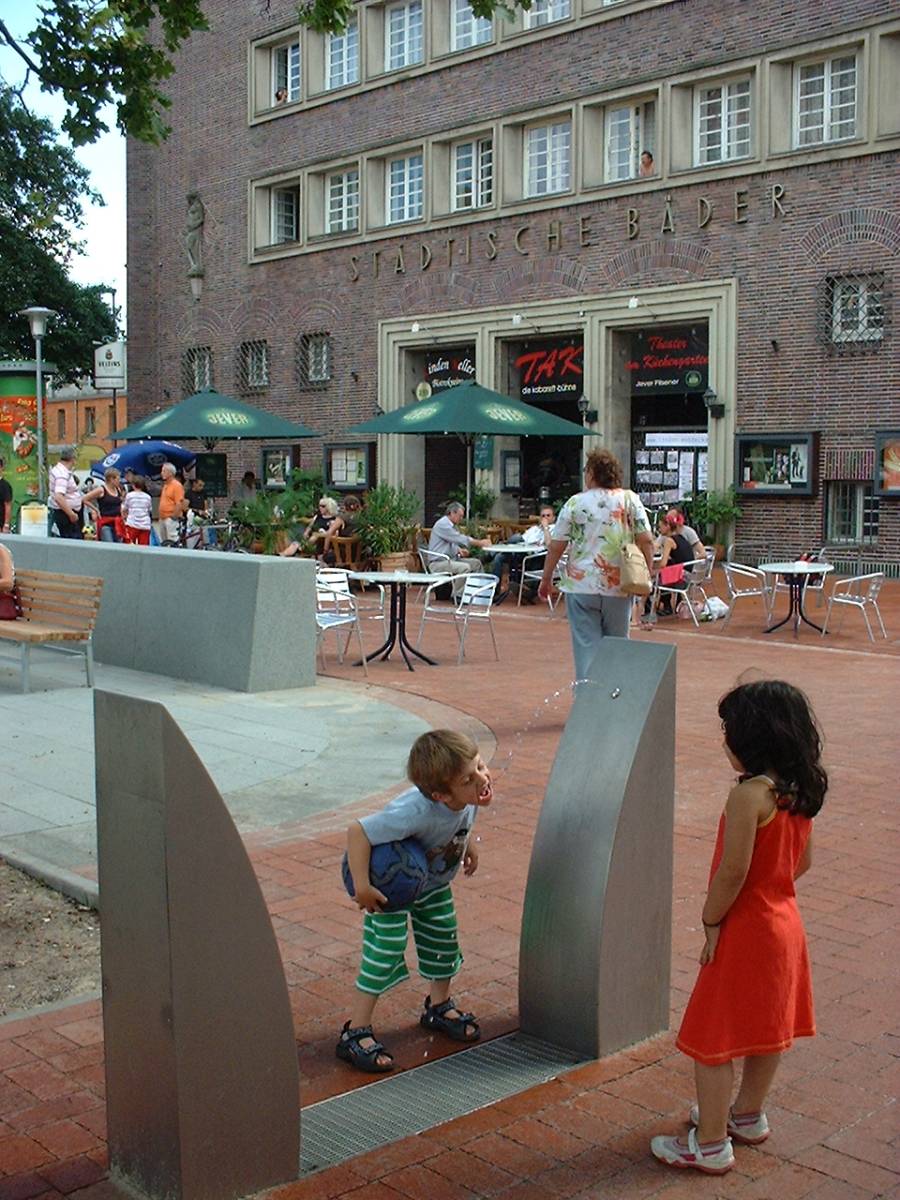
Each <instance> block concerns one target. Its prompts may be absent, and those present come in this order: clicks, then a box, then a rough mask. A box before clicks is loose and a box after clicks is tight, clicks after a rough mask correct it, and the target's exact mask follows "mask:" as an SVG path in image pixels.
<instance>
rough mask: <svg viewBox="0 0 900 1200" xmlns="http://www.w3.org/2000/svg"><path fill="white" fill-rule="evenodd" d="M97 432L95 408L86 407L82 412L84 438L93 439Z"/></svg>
mask: <svg viewBox="0 0 900 1200" xmlns="http://www.w3.org/2000/svg"><path fill="white" fill-rule="evenodd" d="M96 432H97V410H96V408H91V407H90V406H88V407H86V408H85V410H84V436H85V437H93V435H94V434H95V433H96Z"/></svg>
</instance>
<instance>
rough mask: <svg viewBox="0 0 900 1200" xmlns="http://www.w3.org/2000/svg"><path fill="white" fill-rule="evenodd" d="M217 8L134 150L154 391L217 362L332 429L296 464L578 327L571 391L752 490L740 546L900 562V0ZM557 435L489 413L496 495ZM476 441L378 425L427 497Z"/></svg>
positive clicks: (205, 378)
mask: <svg viewBox="0 0 900 1200" xmlns="http://www.w3.org/2000/svg"><path fill="white" fill-rule="evenodd" d="M205 8H206V10H207V15H208V16H209V19H210V23H211V32H209V33H208V34H198V35H196V36H195V37H194V38H192V39H191V41H190V42H189V44H188V45H187V46H186V47H185V48H184V50H183V51H182V52H181V53H180V55H179V56H178V60H177V66H178V69H177V73H176V75H175V76H174V78H173V80H172V81H171V86H170V93H171V95H172V98H173V107H172V110H171V122H172V125H173V132H172V135H171V136H170V138H169V140H168V141H167V142H166V143H165V144H164V145H163V146H162V147H161V148H158V149H155V148H150V147H146V146H138V145H134V144H132V145H131V146H130V147H129V170H128V187H129V193H128V195H129V255H128V259H129V266H130V276H131V282H130V287H129V402H130V414H131V416H132V417H134V418H137V417H140V416H142V415H145V414H146V413H148V412H150V411H152V410H153V409H154V408H155V407H156V406H157V405H158V404H159V403H160V402H164V399H165V397H166V396H168V397H169V398H170V399H171V400H172V401H174V400H175V399H177V398H180V396H181V395H186V394H188V393H189V392H190V391H192V390H194V389H195V387H196V386H200V385H203V384H206V383H211V384H212V385H213V386H215V387H216V388H217V389H218V390H220V391H222V392H226V393H233V394H240V395H243V396H245V397H247V398H249V399H251V401H252V402H253V403H257V404H260V405H262V406H265V407H267V408H270V409H272V410H273V411H276V412H279V413H281V414H282V415H284V416H287V417H292V418H296V419H298V420H301V421H303V422H305V423H307V424H309V425H310V426H312V427H313V428H315V429H317V430H319V431H321V433H322V435H323V437H322V441H321V442H318V441H316V442H312V441H309V442H306V443H303V444H302V446H299V445H298V446H297V447H296V448H295V450H294V454H295V457H296V461H297V462H300V461H301V457H302V463H303V465H310V466H312V465H318V464H320V463H322V461H323V445H324V447H326V449H327V448H333V447H335V446H338V447H341V446H344V447H351V450H352V453H351V456H350V460H351V461H352V462H354V463H355V462H357V460H358V462H359V463H360V464H362V463H363V458H364V457H365V456H364V455H363V454H362V451H360V454H359V455H358V456H357V457H356V458H354V457H353V455H354V454H355V453H356V452H355V450H353V449H352V448H353V447H356V446H357V445H358V443H357V442H354V441H353V440H352V439H351V438H349V437H348V435H347V433H346V430H347V429H348V427H349V426H352V425H353V424H354V423H356V422H359V421H362V420H366V419H368V418H370V417H371V416H372V415H373V414H374V412H375V411H376V406H379V407H381V408H383V409H385V410H388V409H391V408H394V407H397V406H399V405H401V404H407V403H411V402H413V400H414V398H415V396H416V394H417V389H418V395H420V396H421V395H423V394H424V393H423V392H422V390H421V385H422V384H423V383H426V382H429V383H431V384H432V385H435V378H434V374H433V368H434V365H435V363H436V361H437V360H441V359H442V360H450V359H452V361H453V362H454V363H457V362H460V361H462V360H463V359H465V360H471V361H472V362H473V363H474V367H475V371H476V373H477V377H478V379H479V380H480V381H481V382H483V383H485V384H487V385H488V386H491V387H496V388H497V389H498V390H500V391H507V392H510V393H514V394H520V395H522V396H523V398H527V395H526V392H525V390H524V380H525V370H526V368H525V367H523V366H522V365H521V364H522V363H524V362H525V361H526V360H527V357H528V355H530V354H532V353H533V352H538V353H542V354H544V355H545V356H546V355H547V354H549V353H551V352H552V351H554V350H559V349H561V348H565V347H566V346H573V345H574V346H576V347H577V348H578V354H579V359H578V362H579V368H580V371H581V372H582V374H581V375H580V376H579V378H578V382H577V387H575V388H574V390H573V388H572V387H570V388H569V390H568V391H566V390H565V389H564V388H560V389H559V390H558V391H554V390H553V387H551V388H550V389H549V394H545V395H544V396H543V402H544V403H546V404H547V407H548V408H549V407H552V408H553V409H554V411H557V412H558V413H559V414H560V415H562V416H567V417H570V418H572V419H576V420H577V419H580V417H579V415H578V411H577V407H576V399H577V395H576V392H577V394H579V395H580V394H583V395H584V398H585V401H586V404H585V403H584V402H583V404H582V407H586V408H587V409H588V410H589V412H588V414H587V417H586V421H587V423H588V426H589V432H590V434H591V436H592V438H595V439H596V440H597V442H598V443H600V444H606V445H609V446H611V447H612V448H613V449H614V450H615V451H616V452H617V453H618V454H619V455H620V457H621V458H622V460H623V462H626V463H627V464H628V467H629V472H630V475H631V480H632V484H633V485H634V486H636V487H637V488H638V490H640V491H643V492H645V494H647V495H648V498H649V499H650V500H652V501H653V502H654V503H660V504H662V503H666V502H668V501H670V500H671V499H672V498H674V495H675V494H676V492H677V491H678V490H679V489H681V490H684V488H685V487H686V486H687V484H688V477H687V475H686V474H685V473H684V470H685V468H684V462H685V461H686V460H685V459H684V453H685V452H686V451H690V452H691V453H692V454H693V459H692V461H691V463H688V464H687V470H688V474H690V472H691V470H692V471H693V476H692V480H691V485H692V486H695V487H696V486H697V485H698V484H699V485H700V486H702V485H703V483H704V482H705V483H706V484H707V486H708V487H709V488H711V489H722V488H725V487H727V486H729V485H730V484H732V483H735V482H736V483H738V485H739V486H742V487H746V488H747V491H748V494H747V495H746V498H744V499H742V507H743V515H742V517H741V518H740V520H739V521H738V525H737V543H738V555H739V557H742V558H746V559H752V558H753V556H754V555H756V556H760V555H763V554H766V553H769V552H776V551H777V552H778V553H779V555H780V556H783V555H784V553H786V552H789V553H800V552H801V551H803V550H806V549H811V548H815V547H817V546H819V545H822V544H823V543H825V542H829V543H833V542H838V541H843V542H845V543H847V544H854V545H860V546H861V557H862V559H863V561H865V562H866V563H872V564H879V565H884V566H885V567H886V568H887V569H888V570H889V571H890V572H891V573H896V572H897V569H898V565H900V502H898V496H900V473H898V474H897V475H892V474H890V473H888V474H887V475H881V474H879V472H878V471H877V469H876V468H877V464H876V457H878V459H879V462H880V461H881V456H883V455H884V454H885V447H886V446H887V447H888V452H889V450H890V447H891V445H892V444H894V443H893V442H892V439H890V438H885V437H884V435H885V434H891V433H896V434H897V437H896V443H895V449H896V451H897V453H898V454H900V433H898V432H897V431H900V355H898V342H897V330H896V321H895V319H894V317H895V314H894V303H895V302H894V294H895V292H896V283H897V263H898V253H900V206H898V202H897V150H898V147H900V100H898V91H897V88H896V79H897V78H898V70H900V21H898V20H897V18H896V9H895V8H894V6H893V5H892V4H891V3H890V2H889V0H838V2H837V3H833V4H829V5H809V4H806V3H800V2H797V3H789V4H784V3H779V2H776V0H759V2H758V3H755V4H753V5H748V4H745V3H742V2H741V0H536V3H535V6H534V8H533V10H532V12H533V15H532V16H531V17H527V18H526V17H523V16H521V15H520V16H519V17H517V18H516V20H515V21H513V22H509V21H506V20H504V19H503V18H500V17H498V18H496V19H495V21H494V22H493V23H492V24H488V25H478V23H477V22H474V21H472V20H471V14H470V13H469V18H468V19H467V18H466V13H465V5H463V4H462V3H461V0H424V4H423V0H400V2H399V3H398V2H396V0H395V2H393V3H388V4H383V3H368V2H367V3H365V4H360V5H359V19H358V24H357V25H355V26H354V27H353V28H352V29H351V31H350V32H349V33H348V34H346V35H344V37H343V38H336V39H329V38H322V37H321V36H319V35H315V34H312V33H309V32H308V31H302V32H301V31H300V30H299V28H298V27H297V26H296V24H295V23H293V22H295V8H294V6H293V5H292V4H291V3H288V2H282V0H272V3H271V4H269V5H267V6H265V8H263V9H260V8H254V7H253V6H250V7H247V6H245V5H234V4H228V3H226V0H209V3H208V4H207V5H206V6H205ZM643 149H649V150H651V152H652V162H651V163H649V164H647V163H646V162H644V164H643V167H642V165H641V159H640V157H639V153H640V151H641V150H643ZM645 170H646V172H647V173H644V171H645ZM194 192H196V193H197V194H198V195H199V197H200V199H201V201H202V203H203V206H204V211H203V225H202V271H203V275H202V279H201V280H200V281H199V282H200V286H199V287H198V286H197V283H198V280H197V278H195V279H194V280H193V281H192V280H191V279H189V277H188V268H189V266H190V265H191V264H190V261H189V258H188V254H187V253H186V245H185V230H186V219H187V200H186V197H187V196H188V195H189V194H191V193H194ZM194 265H195V266H196V263H195V264H194ZM192 282H193V283H194V285H195V286H194V289H193V290H192V287H191V284H192ZM196 291H199V295H198V296H196V297H195V295H194V294H193V293H194V292H196ZM694 339H696V340H697V344H698V345H699V353H698V354H697V356H687V355H686V354H684V353H681V351H682V350H683V349H684V347H686V346H687V345H688V342H692V344H693V340H694ZM654 346H656V347H662V349H661V351H660V353H659V354H657V355H656V359H657V361H658V365H659V367H660V371H661V373H662V374H663V375H665V374H666V372H667V370H668V372H669V374H670V375H671V376H672V378H670V379H669V380H668V383H666V381H665V380H660V379H657V380H654V379H653V378H652V375H653V372H652V370H651V371H650V372H649V376H650V378H648V379H644V383H646V384H647V386H648V387H649V388H650V389H651V390H650V393H649V396H647V395H645V397H644V398H642V397H641V396H640V395H639V394H638V392H637V390H636V389H637V388H638V386H639V385H638V383H637V382H636V380H637V379H638V377H639V374H640V372H637V373H636V368H637V367H638V366H639V365H640V355H639V351H641V352H643V351H646V350H647V349H648V347H650V348H651V349H652V348H653V347H654ZM694 348H695V349H696V347H694ZM636 356H637V357H636ZM701 359H702V360H704V361H703V365H702V368H701V369H700V370H699V371H698V372H696V373H695V372H694V371H693V370H688V369H686V368H687V367H688V364H689V363H690V364H693V363H695V362H696V363H700V362H701ZM706 359H708V362H707V361H705V360H706ZM660 371H657V374H660ZM657 384H661V386H660V387H659V388H658V390H656V391H654V390H653V389H654V388H655V387H656V385H657ZM554 387H555V384H554ZM426 392H427V389H426ZM704 392H706V401H705V402H704V400H703V393H704ZM536 402H539V401H538V400H537V399H536ZM645 433H651V434H653V435H654V436H652V437H647V436H645ZM673 435H674V436H673ZM879 435H881V436H879ZM585 444H586V445H590V444H592V443H591V440H590V439H589V440H588V441H586V443H585ZM234 447H235V444H233V443H232V444H231V448H230V449H229V471H230V475H231V476H232V477H234V478H237V477H239V476H240V474H241V472H242V471H243V470H245V469H247V468H248V467H249V468H252V469H253V470H255V471H257V473H259V471H260V447H258V446H253V445H251V444H243V443H240V444H237V448H236V449H235V448H234ZM658 447H661V449H657V448H658ZM519 451H521V452H522V459H521V461H520V463H519V466H518V469H519V471H520V473H521V477H520V485H519V487H518V488H512V489H511V490H510V491H508V492H506V491H501V487H502V485H503V484H504V482H505V483H507V484H509V483H514V482H515V478H514V472H515V469H516V468H515V463H514V462H513V467H512V472H513V473H512V474H511V475H510V477H509V478H507V479H504V477H503V474H502V472H503V471H504V470H505V469H506V460H507V459H510V458H512V459H513V460H514V458H515V455H516V453H517V452H519ZM554 455H557V461H556V470H557V474H556V478H555V479H554V480H553V483H552V489H553V491H554V492H560V493H561V492H562V491H563V490H564V489H565V488H567V487H568V486H570V485H571V477H572V475H573V474H577V463H576V464H575V465H576V471H575V472H573V471H572V469H571V468H572V463H571V461H568V459H566V461H565V462H564V461H563V460H564V459H565V458H566V455H565V449H564V448H563V447H556V448H554V447H553V446H542V447H539V448H537V449H536V448H534V447H531V448H529V447H527V446H523V447H519V445H518V442H517V440H516V439H496V442H495V445H494V446H493V448H492V452H491V453H490V454H489V461H490V462H491V464H492V466H491V468H490V469H489V470H487V471H485V472H483V473H482V474H480V476H479V479H480V480H481V481H482V482H483V483H484V484H485V485H486V486H489V487H491V488H492V489H493V490H494V491H497V492H500V499H499V500H498V502H497V508H496V511H497V512H504V513H511V512H512V511H514V509H515V506H516V504H517V502H518V500H519V496H520V494H521V493H522V492H523V491H524V492H525V493H526V495H531V496H534V495H535V494H536V493H537V491H538V486H537V485H538V483H539V482H540V480H541V479H546V478H547V476H546V475H542V474H541V472H542V471H544V468H545V466H546V463H548V462H550V461H551V460H552V459H553V458H554ZM541 456H544V457H543V458H542V457H541ZM333 457H334V456H333V454H332V453H331V451H330V449H329V450H328V453H327V454H326V465H327V466H328V467H329V470H330V469H331V468H332V467H333ZM338 461H339V462H340V463H342V464H344V465H343V466H342V467H341V468H340V470H344V469H345V467H346V459H345V457H341V456H338ZM463 461H464V460H463V458H462V455H461V452H457V449H455V448H454V446H453V445H452V444H449V445H448V443H446V442H443V443H440V444H439V443H436V442H433V441H432V439H428V444H427V445H426V444H425V439H415V438H405V439H403V438H394V439H379V442H378V446H377V458H376V465H375V466H374V468H373V469H372V472H371V473H372V474H373V475H374V476H375V477H378V478H387V479H390V480H391V481H393V482H404V483H406V484H407V486H411V487H413V488H414V489H415V490H417V491H418V492H419V494H420V495H421V496H422V497H423V502H424V504H425V515H426V516H427V517H428V518H429V519H430V517H431V516H433V507H434V505H435V504H436V503H437V501H438V500H439V499H440V498H441V496H442V495H443V494H445V493H446V490H447V489H448V487H451V486H453V484H454V483H457V482H460V481H461V479H462V471H463V468H462V462H463ZM354 470H355V468H354ZM360 470H361V471H363V470H365V467H364V466H362V465H361V466H360ZM679 470H681V474H680V476H679ZM698 472H699V475H698ZM873 481H876V483H877V484H878V485H880V484H883V483H885V482H886V483H887V484H888V488H887V492H888V494H881V495H879V494H878V492H879V490H882V491H883V489H880V486H873ZM338 482H339V483H340V482H341V480H338ZM351 482H355V478H354V479H353V480H351ZM891 492H893V494H890V493H891Z"/></svg>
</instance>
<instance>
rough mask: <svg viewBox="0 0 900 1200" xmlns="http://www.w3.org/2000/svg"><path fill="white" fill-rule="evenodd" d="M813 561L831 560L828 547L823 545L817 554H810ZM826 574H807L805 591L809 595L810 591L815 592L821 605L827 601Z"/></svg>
mask: <svg viewBox="0 0 900 1200" xmlns="http://www.w3.org/2000/svg"><path fill="white" fill-rule="evenodd" d="M810 561H811V562H830V561H831V559H830V558H829V557H828V547H827V546H823V547H822V549H821V550H817V551H816V553H815V554H813V555H811V556H810ZM825 578H826V577H825V574H824V573H823V574H822V575H807V577H806V582H805V584H804V592H805V593H806V595H807V596H808V595H809V593H810V592H815V593H816V597H817V603H818V605H819V607H820V608H821V606H822V605H823V604H824V603H825Z"/></svg>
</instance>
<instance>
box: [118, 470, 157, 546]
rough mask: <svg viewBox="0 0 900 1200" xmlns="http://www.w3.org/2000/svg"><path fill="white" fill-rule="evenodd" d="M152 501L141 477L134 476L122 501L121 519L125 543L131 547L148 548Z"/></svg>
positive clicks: (151, 523)
mask: <svg viewBox="0 0 900 1200" xmlns="http://www.w3.org/2000/svg"><path fill="white" fill-rule="evenodd" d="M152 513H153V501H152V500H151V499H150V496H149V495H148V493H147V491H146V481H145V480H144V477H143V475H135V476H134V478H133V479H132V481H131V491H130V492H129V493H128V494H127V496H126V497H125V499H124V500H123V501H122V519H123V520H124V522H125V541H126V542H129V543H130V544H131V545H132V546H149V545H150V530H151V528H152V525H153V521H152V519H151V517H152Z"/></svg>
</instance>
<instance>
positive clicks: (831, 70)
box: [794, 54, 859, 148]
mask: <svg viewBox="0 0 900 1200" xmlns="http://www.w3.org/2000/svg"><path fill="white" fill-rule="evenodd" d="M857 75H858V68H857V56H856V55H855V54H841V55H837V56H835V57H834V58H825V59H820V60H819V61H817V62H806V63H799V64H797V65H796V66H795V68H794V145H795V146H796V147H797V148H802V147H804V146H821V145H823V144H824V143H826V142H840V141H844V140H845V139H847V138H853V137H856V134H857V126H858V103H859V97H858V79H857Z"/></svg>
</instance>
